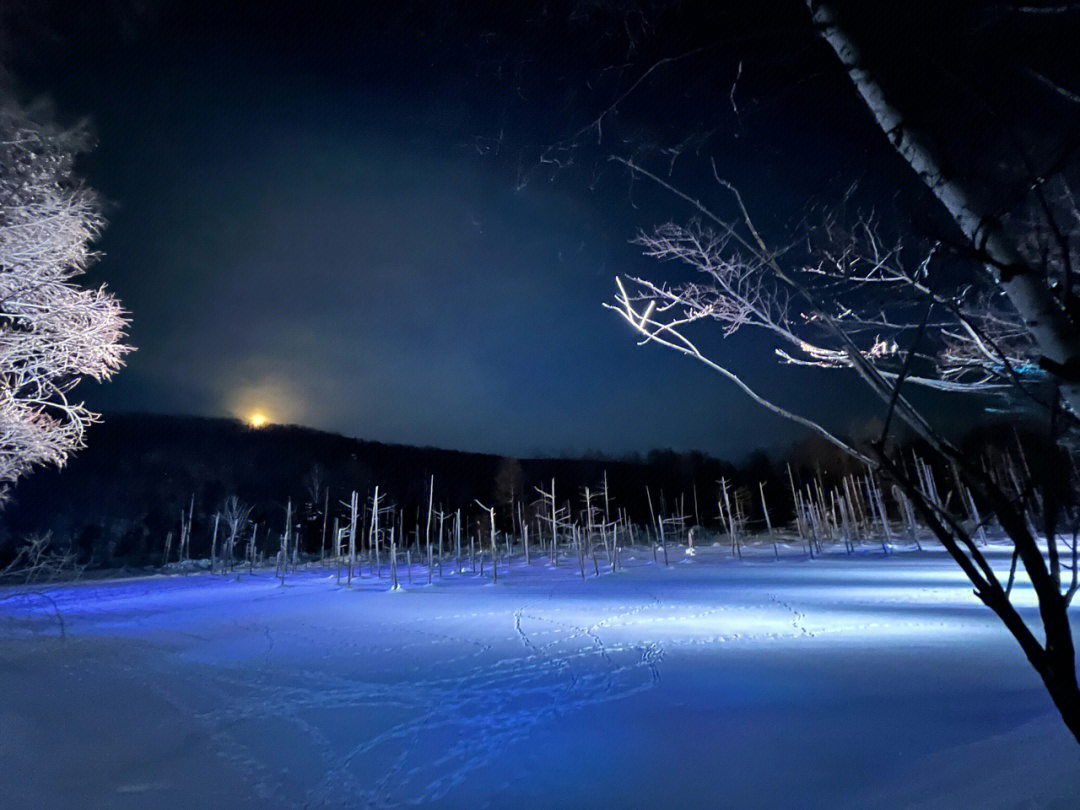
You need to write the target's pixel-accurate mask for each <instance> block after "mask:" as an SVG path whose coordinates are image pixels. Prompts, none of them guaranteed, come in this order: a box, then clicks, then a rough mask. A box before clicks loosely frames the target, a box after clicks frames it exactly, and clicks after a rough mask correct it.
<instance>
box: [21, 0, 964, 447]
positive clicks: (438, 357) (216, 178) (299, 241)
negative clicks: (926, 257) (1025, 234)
mask: <svg viewBox="0 0 1080 810" xmlns="http://www.w3.org/2000/svg"><path fill="white" fill-rule="evenodd" d="M217 5H218V4H213V5H210V4H207V5H206V6H205V7H203V6H202V5H201V4H199V3H192V4H182V6H181V4H170V3H161V4H156V3H149V4H147V3H120V2H117V3H108V4H99V3H95V2H90V3H87V4H79V5H78V6H77V7H75V6H71V5H69V4H65V3H52V4H44V6H43V8H46V7H47V8H46V10H44V11H40V12H39V11H38V10H37V9H34V8H32V7H33V6H34V4H22V6H23V7H21V8H18V10H17V13H15V14H13V15H12V16H11V18H10V19H9V20H8V21H7V29H8V34H7V38H6V44H7V45H8V48H9V54H8V61H9V67H10V68H11V69H12V70H13V72H14V73H15V77H16V79H17V81H18V82H19V84H20V85H21V87H22V89H23V91H24V92H26V93H46V94H48V95H49V96H51V97H52V98H54V99H55V100H56V103H57V106H58V109H59V111H60V114H61V115H62V116H65V117H75V116H79V115H89V116H90V117H91V118H92V119H93V121H94V126H95V131H96V134H97V139H98V147H97V149H96V151H95V152H94V153H93V154H92V155H90V156H89V157H88V158H87V159H86V161H85V163H84V174H85V175H86V176H87V178H88V180H89V182H90V183H91V184H92V185H93V186H94V187H95V188H97V189H99V190H100V191H101V192H102V193H103V194H104V195H105V196H106V197H107V199H108V200H109V201H110V203H111V206H112V207H111V210H110V212H109V220H110V226H109V228H108V231H107V233H106V236H105V238H104V239H103V241H102V244H101V248H102V250H103V251H104V254H105V256H104V258H103V259H102V261H101V262H100V263H99V264H98V265H97V266H96V267H95V268H94V269H93V271H92V274H91V278H92V279H93V280H94V281H97V280H105V281H107V282H108V284H109V286H110V288H111V289H113V290H114V291H115V292H116V293H117V294H118V295H119V296H120V298H121V299H122V300H123V302H124V304H125V305H126V306H127V307H128V308H129V309H130V311H131V313H132V319H133V320H132V328H131V339H132V342H133V343H134V344H135V345H136V346H137V347H138V352H137V353H135V354H134V355H132V356H131V358H130V362H129V367H128V368H126V369H125V370H124V371H123V372H122V373H121V374H120V375H119V376H118V377H117V378H116V380H115V381H113V382H111V383H109V384H107V385H105V386H95V387H90V386H84V387H83V388H81V389H80V393H83V394H85V396H87V398H88V401H89V402H90V403H91V404H92V405H94V406H96V407H99V408H102V409H104V410H106V411H110V410H112V411H115V410H149V411H162V412H174V413H200V414H210V415H227V414H231V415H237V416H245V415H247V414H249V413H250V412H252V411H254V410H262V411H265V412H266V413H267V414H269V416H270V417H271V418H272V419H274V420H276V421H282V422H296V423H299V424H304V425H310V426H313V427H318V428H322V429H327V430H332V431H337V432H341V433H344V434H348V435H354V436H360V437H363V438H368V439H375V440H382V441H389V442H401V443H408V444H425V445H438V446H443V447H452V448H460V449H468V450H480V451H489V452H498V453H506V454H518V455H525V454H529V455H531V454H549V453H579V452H584V451H589V450H599V451H602V452H605V453H614V454H622V453H626V452H632V451H647V450H648V449H650V448H653V447H674V448H677V449H699V450H703V451H706V452H710V453H714V454H719V455H723V456H729V457H737V456H740V455H742V454H744V453H746V452H748V451H750V450H753V449H755V448H757V447H766V448H776V447H780V446H783V445H784V444H786V443H787V442H790V441H791V440H792V439H794V438H796V437H797V436H798V435H799V433H798V432H797V431H795V430H793V429H792V428H790V427H789V426H787V425H786V424H784V423H783V422H780V421H778V420H776V419H775V418H773V417H771V416H769V415H767V414H765V413H764V412H762V411H760V410H759V409H758V408H757V407H756V406H754V405H753V404H752V403H751V402H749V401H748V400H746V399H745V398H744V397H743V396H742V395H740V394H739V393H738V392H736V391H735V390H733V389H732V387H731V386H730V385H728V384H726V383H725V382H724V381H723V380H721V379H719V378H717V377H715V376H714V375H712V374H710V373H709V372H708V371H707V370H705V369H703V368H700V367H698V366H695V365H694V364H693V363H691V362H690V361H688V360H685V359H683V358H679V357H676V356H674V355H672V354H670V353H667V352H664V351H661V350H659V349H655V348H652V347H643V348H639V347H636V346H635V345H634V341H633V339H632V335H631V333H630V332H629V330H628V328H626V327H625V326H624V325H623V324H622V322H621V321H620V320H619V319H618V318H617V317H615V316H614V315H613V314H612V313H610V312H608V311H606V310H603V309H602V308H601V303H602V302H604V301H606V300H610V299H611V296H612V293H613V290H614V276H615V274H616V273H622V274H625V273H639V274H642V275H649V276H652V277H660V278H662V277H664V273H665V272H667V270H666V269H665V267H663V266H653V265H652V264H651V263H650V262H648V261H647V260H644V259H642V258H641V257H640V256H639V255H638V252H637V250H636V249H635V248H634V247H633V246H631V245H629V244H628V240H629V239H630V238H632V237H633V235H634V233H635V232H636V231H637V229H639V228H643V227H649V226H651V225H653V224H657V223H659V222H662V221H664V220H666V219H675V220H677V221H683V220H685V219H687V218H688V217H689V211H687V210H686V209H685V207H682V206H680V204H678V203H677V202H676V201H675V200H673V199H672V198H671V197H669V196H667V195H666V194H664V193H663V192H661V191H660V190H658V189H656V188H650V187H649V186H648V185H647V184H646V183H644V182H642V181H634V182H631V178H629V177H628V176H627V174H626V172H625V171H623V170H620V169H619V168H618V167H617V166H615V165H614V164H611V163H610V162H609V161H608V160H607V158H608V156H610V155H611V154H619V155H626V156H635V157H637V158H638V159H641V160H645V161H651V163H650V165H652V166H653V167H657V166H662V165H665V163H664V162H665V161H666V160H668V158H667V157H665V153H664V152H663V149H665V148H668V147H670V146H672V145H674V144H678V143H683V142H685V141H687V139H688V138H689V139H690V140H689V141H688V142H687V143H686V147H685V150H684V153H683V155H682V156H680V157H679V159H678V160H677V161H676V163H675V171H674V173H673V175H672V177H673V179H674V180H676V181H677V182H679V183H680V184H681V185H683V186H684V187H686V188H688V189H689V190H691V191H692V192H693V193H695V194H703V195H714V196H715V190H714V189H713V188H712V187H710V186H709V185H708V184H707V183H705V182H703V181H702V177H703V176H704V171H705V167H706V166H707V162H706V161H707V158H708V157H715V159H716V160H717V161H718V164H719V165H720V167H721V170H722V171H723V172H724V174H725V175H726V176H727V177H729V178H730V179H732V180H734V181H735V182H736V183H737V184H738V185H739V186H740V187H741V188H742V189H743V191H744V194H745V195H746V197H747V200H748V202H749V203H750V205H751V208H752V209H753V210H754V212H755V215H756V216H758V217H759V218H760V220H761V222H762V223H763V225H764V227H766V228H767V229H770V230H771V232H772V233H773V234H774V235H775V236H777V238H783V237H784V236H785V235H789V234H790V232H789V231H788V230H787V227H788V226H789V225H791V224H792V223H794V222H796V221H797V220H798V219H799V218H800V217H801V216H803V215H804V214H806V211H807V206H808V205H809V204H827V203H830V202H834V201H835V200H837V199H839V197H840V195H841V194H842V193H843V192H844V190H845V189H846V188H848V187H849V186H850V185H851V184H852V183H853V182H854V181H856V180H858V181H860V182H861V186H860V189H861V190H860V192H859V194H860V195H862V197H861V199H862V201H863V202H865V203H866V204H871V205H876V206H880V207H884V208H890V207H891V208H895V207H896V206H897V205H898V203H897V199H898V194H897V191H896V189H897V188H898V187H903V186H904V183H905V182H906V180H905V175H904V167H902V166H901V165H900V164H899V162H898V161H896V160H895V158H893V156H891V154H890V153H889V150H888V147H887V144H885V143H884V140H883V139H882V138H881V137H880V135H879V133H877V132H876V131H875V130H874V129H873V127H872V125H871V123H870V122H869V120H868V118H867V117H866V116H865V114H864V113H863V112H862V110H861V108H860V106H859V104H858V102H857V99H856V98H855V96H854V93H853V91H852V90H851V88H850V86H848V85H846V83H845V82H844V80H843V76H842V75H841V74H839V73H838V72H837V71H836V70H835V66H834V65H833V64H832V63H831V61H830V58H829V54H828V52H827V51H826V50H824V49H823V48H822V47H821V45H820V43H819V42H817V41H816V39H815V37H814V35H813V32H812V31H811V30H810V28H809V24H808V22H807V20H806V19H805V12H804V10H803V8H802V5H801V4H800V3H798V2H794V0H792V2H776V3H767V4H756V3H749V2H747V3H742V4H731V5H730V7H726V8H725V10H723V11H718V10H715V9H712V7H711V4H700V8H695V4H686V3H683V4H657V5H656V7H655V8H654V7H653V4H630V5H627V6H626V7H625V8H622V7H620V6H619V4H615V6H609V7H607V10H606V11H604V10H598V9H601V8H602V6H603V4H596V5H593V4H550V5H547V4H539V3H537V4H529V3H523V4H520V6H519V5H518V4H472V5H470V6H469V7H468V11H467V12H462V11H461V10H460V9H459V8H458V4H438V3H413V4H405V5H402V6H395V10H393V11H391V10H390V4H387V5H386V7H385V8H383V9H382V10H379V11H370V10H369V9H366V8H359V9H354V11H353V12H352V13H350V14H344V15H342V14H340V13H331V12H323V11H321V10H320V9H319V7H318V5H317V4H316V5H315V6H310V7H309V6H308V5H304V6H303V7H302V8H301V7H300V6H299V5H298V4H281V5H280V6H278V5H275V4H273V3H270V4H266V3H263V4H258V5H252V6H251V7H250V8H246V7H244V6H243V5H242V4H236V5H235V6H234V5H233V4H225V5H228V6H230V9H229V10H228V11H221V10H220V9H218V8H217ZM563 5H565V7H563ZM17 6H18V4H17ZM504 6H511V7H512V8H504ZM178 7H182V8H183V11H179V10H178ZM628 9H630V10H628ZM633 9H637V10H633ZM642 9H644V10H642ZM703 9H704V10H703ZM697 47H705V48H707V49H708V50H707V51H705V52H704V53H703V55H701V56H697V57H689V58H687V59H685V60H681V61H680V62H678V63H675V64H673V65H671V66H670V67H666V68H663V69H660V70H658V71H656V75H655V77H651V78H650V80H649V81H647V82H645V83H643V84H642V85H641V86H640V87H639V88H638V90H637V91H636V92H635V93H634V94H633V95H632V96H630V97H628V98H627V99H626V100H625V101H624V102H623V103H621V104H620V105H619V108H618V110H617V111H615V112H613V113H612V114H611V115H609V116H608V117H606V118H605V121H604V126H605V137H604V140H603V141H601V142H600V143H599V144H597V143H596V142H595V137H593V136H592V134H591V133H589V134H587V135H585V136H583V137H580V138H578V139H577V143H578V148H576V149H575V150H573V151H572V152H570V151H567V152H565V153H564V152H562V151H555V152H551V153H549V156H550V155H554V156H556V157H557V158H558V159H559V160H561V161H564V160H565V159H566V158H568V157H573V165H570V166H567V167H566V168H565V169H561V170H557V169H556V167H555V164H553V163H550V162H547V160H546V158H545V148H546V147H547V146H548V145H550V144H553V143H556V142H559V141H566V140H571V139H572V136H573V133H574V132H576V131H577V130H578V129H579V128H580V127H581V126H583V125H585V124H587V123H588V122H589V121H590V120H592V119H593V118H595V116H596V115H597V114H598V113H599V111H601V110H603V109H604V108H605V107H606V106H607V105H608V104H610V103H611V102H612V101H614V100H615V99H616V98H618V97H619V96H620V95H621V93H622V92H624V91H625V90H626V89H627V88H628V87H629V86H630V85H631V84H632V83H633V82H634V81H635V80H636V79H637V78H638V77H640V76H641V74H642V72H643V71H644V70H646V69H647V68H648V67H649V66H650V65H651V64H653V63H654V62H655V61H656V60H657V59H659V58H663V57H667V56H673V55H678V54H682V53H685V52H687V51H690V50H692V49H694V48H697ZM740 63H742V74H741V75H740V78H739V83H738V84H737V85H736V91H735V96H734V101H735V105H734V106H733V105H732V98H731V93H730V91H731V85H732V82H733V80H734V78H735V75H736V73H737V71H738V70H739V68H738V66H739V64H740ZM902 89H910V88H909V85H904V87H903V88H902ZM911 187H912V188H914V184H912V186H911ZM912 193H915V192H912ZM900 196H903V195H902V194H901V195H900ZM901 207H902V206H901ZM717 350H718V351H719V352H720V353H721V356H722V357H723V358H724V360H725V361H726V362H728V363H730V365H731V366H732V367H733V368H735V369H736V370H738V371H741V372H744V373H745V374H746V375H747V377H748V379H750V380H751V381H752V382H753V383H754V384H756V385H758V386H760V387H761V388H762V389H763V391H764V392H765V393H768V394H773V395H776V396H777V397H778V398H780V399H782V400H785V401H786V402H788V403H789V404H793V403H799V404H800V405H805V409H806V410H808V412H809V413H810V414H811V415H812V416H816V417H819V418H822V419H824V420H825V421H826V422H827V423H828V424H829V425H830V426H831V427H834V428H839V429H844V428H846V427H849V426H851V425H853V424H856V423H858V422H860V421H863V420H865V419H867V418H869V417H871V416H873V415H874V414H875V412H876V411H878V410H881V409H880V407H877V406H875V405H874V404H873V403H872V402H871V401H870V400H869V399H868V398H867V397H865V396H863V395H862V393H861V392H860V391H859V387H858V384H857V383H856V382H855V381H854V380H852V379H849V378H847V377H845V376H844V375H827V374H822V373H818V372H813V371H792V370H788V369H783V370H780V369H777V368H776V367H775V365H774V364H773V363H772V361H771V359H770V347H769V345H768V343H767V342H762V341H761V340H760V339H756V338H744V337H739V338H736V339H733V340H730V341H727V342H726V343H724V344H723V347H722V348H720V347H717ZM935 407H936V406H935ZM960 410H961V411H963V409H960ZM943 412H944V411H943Z"/></svg>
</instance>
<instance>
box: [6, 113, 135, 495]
mask: <svg viewBox="0 0 1080 810" xmlns="http://www.w3.org/2000/svg"><path fill="white" fill-rule="evenodd" d="M85 146H86V133H85V128H84V127H79V128H77V129H75V130H71V131H63V130H60V129H59V128H57V127H56V126H54V125H52V124H51V123H48V122H43V121H38V120H35V117H34V116H33V115H32V114H31V113H30V112H28V111H27V110H25V109H23V108H22V107H21V106H20V105H19V104H18V103H17V102H15V101H14V100H13V99H11V98H8V97H2V98H0V487H3V490H2V491H3V492H6V491H7V489H8V488H9V487H10V485H11V484H12V483H13V482H15V481H16V480H17V479H18V478H19V477H20V476H22V475H24V474H25V473H26V472H27V471H29V470H30V469H31V468H33V467H35V466H37V465H40V464H57V465H62V464H63V463H64V462H65V461H66V459H67V457H68V455H69V454H70V453H71V452H72V451H74V450H77V449H79V448H80V447H82V446H83V436H84V433H85V431H86V427H87V426H88V425H89V424H90V423H92V422H93V421H95V419H96V418H97V416H96V414H94V413H92V412H91V411H89V410H87V409H86V408H85V407H83V405H82V404H80V403H77V402H74V401H72V400H71V398H70V396H71V392H72V389H73V387H74V386H75V385H76V384H77V383H78V382H79V380H80V379H82V378H84V377H90V378H92V379H95V380H103V379H106V378H108V377H111V376H112V375H113V374H114V373H115V372H116V371H117V370H118V369H119V368H120V366H121V365H122V364H123V357H124V354H125V353H127V352H128V351H131V347H129V346H126V345H124V344H123V342H122V341H123V338H124V329H125V327H126V325H127V317H126V314H125V312H124V311H123V309H122V308H121V306H120V303H119V301H117V299H116V298H115V297H114V296H113V295H112V294H111V293H108V292H106V290H105V288H104V287H99V288H96V289H85V288H82V287H79V286H78V285H77V284H76V283H75V282H74V279H76V278H77V277H78V276H80V275H82V274H83V273H84V272H85V270H86V268H87V266H88V265H89V264H90V263H91V262H92V261H93V259H94V258H95V257H96V255H95V254H94V253H93V252H92V250H91V247H90V245H91V243H92V242H93V241H94V239H96V238H97V236H98V234H99V233H100V232H101V229H102V228H103V227H104V224H105V222H104V219H103V218H102V216H101V205H100V203H99V201H98V199H97V196H96V195H95V194H94V193H93V192H92V191H91V190H89V189H88V188H86V187H85V186H83V185H82V183H81V182H80V181H79V180H78V179H77V178H76V177H75V175H74V173H73V162H74V157H75V155H76V154H77V153H78V152H80V151H82V150H83V149H84V148H85Z"/></svg>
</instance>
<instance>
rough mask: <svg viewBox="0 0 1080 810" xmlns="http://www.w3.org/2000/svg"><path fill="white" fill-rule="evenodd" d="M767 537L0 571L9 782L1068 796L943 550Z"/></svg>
mask: <svg viewBox="0 0 1080 810" xmlns="http://www.w3.org/2000/svg"><path fill="white" fill-rule="evenodd" d="M782 554H783V556H784V558H783V559H782V560H781V561H779V562H775V561H773V559H772V550H771V548H769V549H768V550H767V553H766V551H765V550H761V551H759V552H758V555H759V556H757V557H756V558H752V559H748V560H745V561H743V562H741V563H740V562H737V561H734V560H732V559H731V558H730V556H729V555H728V554H727V553H726V550H724V549H720V548H708V549H704V550H702V551H701V553H700V554H699V555H698V556H697V557H695V558H693V559H689V558H685V557H683V556H682V555H681V554H680V555H679V558H678V559H676V557H675V555H673V556H672V561H673V562H672V565H670V566H668V567H665V566H664V565H662V564H660V565H656V564H654V563H653V560H652V555H651V554H650V553H649V552H648V551H647V550H639V551H638V552H637V553H636V555H631V556H629V557H628V558H626V559H625V564H626V567H625V569H624V570H622V571H620V572H618V573H616V574H608V573H604V574H602V575H601V576H599V577H592V576H590V577H589V578H588V579H587V581H585V582H582V581H581V579H580V576H579V572H578V569H577V563H576V560H574V561H572V562H566V563H565V564H563V565H561V566H560V567H558V568H552V567H551V566H550V565H549V564H548V563H547V562H540V561H537V560H534V561H533V564H532V565H531V566H530V567H529V568H525V566H524V564H523V563H522V562H521V561H520V560H518V559H515V561H514V565H513V566H512V567H511V568H510V569H509V571H507V570H506V569H503V570H502V571H500V576H499V582H498V584H496V585H492V584H490V582H488V581H486V580H482V579H480V578H479V577H478V576H476V575H473V574H471V573H465V574H462V575H456V574H451V573H450V571H449V570H448V571H447V572H446V575H445V576H443V577H442V578H439V577H436V581H435V584H433V585H432V586H427V585H426V574H424V573H422V569H421V568H419V567H416V568H414V571H413V579H414V584H412V585H406V586H405V588H404V589H403V590H401V591H398V592H390V591H389V590H388V584H389V583H388V580H387V579H386V578H383V579H381V580H380V579H374V578H372V577H371V576H370V575H369V573H368V571H367V569H365V571H364V577H363V579H361V580H359V581H355V582H354V585H353V586H352V587H351V588H349V587H339V586H337V585H336V578H335V576H334V574H333V572H328V571H327V570H319V569H312V570H308V571H305V572H301V573H298V574H296V575H295V576H292V577H290V578H289V580H288V582H287V584H286V585H285V586H284V587H282V586H281V585H280V584H279V583H278V582H277V580H275V579H274V578H273V575H272V572H258V571H257V572H256V573H255V575H253V576H252V575H248V574H247V573H243V574H238V575H234V576H232V577H221V576H214V577H211V576H210V575H208V574H192V575H188V576H172V577H164V576H153V577H145V578H139V579H134V580H115V581H109V582H84V583H81V584H76V585H72V586H67V587H63V588H56V589H52V590H50V591H49V592H48V596H49V597H50V599H51V600H52V601H51V602H50V601H48V600H45V599H42V598H39V597H22V596H18V595H16V594H15V593H14V592H13V591H11V590H8V591H0V797H2V798H0V806H2V807H4V808H11V810H15V809H16V808H19V809H21V808H35V810H51V809H53V808H56V809H57V810H59V809H60V808H140V809H141V810H157V809H158V808H367V807H401V806H412V805H416V806H423V807H432V808H488V807H490V808H511V807H512V808H648V809H649V810H661V809H664V808H697V807H701V808H799V809H800V810H803V809H807V810H808V809H810V808H822V809H824V808H828V809H829V810H839V809H841V808H860V810H872V809H873V808H909V807H910V808H964V810H969V809H970V808H1009V810H1029V809H1030V808H1060V809H1061V810H1066V809H1068V810H1072V809H1073V808H1077V807H1080V746H1077V745H1076V744H1075V742H1073V741H1072V740H1071V738H1070V737H1069V736H1068V735H1067V732H1066V731H1065V729H1064V726H1063V725H1062V724H1061V723H1060V721H1059V720H1058V719H1057V718H1056V716H1055V715H1054V714H1053V708H1052V706H1051V705H1050V702H1049V699H1048V698H1047V697H1046V696H1045V694H1044V692H1043V689H1042V687H1041V685H1040V684H1039V683H1038V681H1037V679H1036V676H1035V675H1034V673H1033V672H1032V671H1031V669H1030V668H1029V666H1028V665H1027V663H1026V662H1025V661H1024V659H1023V657H1022V656H1021V654H1020V652H1019V649H1018V647H1017V646H1016V644H1015V643H1014V642H1013V641H1012V640H1011V638H1010V637H1008V636H1007V634H1006V632H1005V631H1004V629H1002V628H1001V627H1000V626H999V625H998V624H997V623H996V621H995V620H994V619H993V617H992V616H991V615H990V614H989V612H988V611H987V610H986V609H985V608H984V607H982V606H981V605H980V604H979V603H978V602H977V601H976V600H975V598H974V597H973V596H972V594H971V590H970V588H969V587H968V586H967V585H966V584H965V582H964V580H963V579H962V577H961V575H960V574H959V572H958V570H957V569H956V568H955V566H954V565H953V564H952V563H951V562H950V561H949V560H947V559H946V558H944V557H943V556H942V555H940V554H938V553H931V552H924V553H921V554H920V553H915V552H902V553H897V554H894V555H892V556H890V557H888V558H884V557H882V556H881V554H880V550H879V551H878V552H877V553H869V552H867V553H863V554H859V555H856V556H855V557H847V556H844V555H842V554H835V555H827V556H826V558H825V559H817V560H813V561H811V560H807V559H805V558H804V557H803V556H801V555H800V554H799V553H798V552H797V550H795V549H785V550H783V551H782ZM997 560H998V562H999V563H1000V564H1002V565H1004V566H1007V559H1004V558H1003V557H1002V556H1000V555H999V556H998V557H997ZM589 573H590V574H591V573H592V572H591V571H590V572H589ZM402 577H403V578H404V572H402ZM422 583H424V584H422ZM1025 596H1027V595H1026V594H1022V595H1021V598H1022V599H1023V598H1025ZM57 610H58V611H59V613H60V615H62V617H63V622H64V634H63V636H61V634H60V626H59V623H58V620H57V618H56V613H55V611H57Z"/></svg>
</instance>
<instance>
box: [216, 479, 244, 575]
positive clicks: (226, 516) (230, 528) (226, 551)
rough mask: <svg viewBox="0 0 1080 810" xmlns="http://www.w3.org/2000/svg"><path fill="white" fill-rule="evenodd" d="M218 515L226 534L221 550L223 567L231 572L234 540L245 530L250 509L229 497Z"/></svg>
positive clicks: (236, 498) (232, 496)
mask: <svg viewBox="0 0 1080 810" xmlns="http://www.w3.org/2000/svg"><path fill="white" fill-rule="evenodd" d="M218 514H219V515H220V516H221V521H222V522H223V523H224V524H225V532H226V534H225V544H224V548H223V556H224V558H225V566H226V570H231V569H232V565H233V560H234V559H235V556H234V551H235V548H236V538H238V537H239V536H240V532H242V531H244V529H246V528H247V525H248V518H249V517H250V516H251V507H250V506H248V505H246V504H245V503H243V502H242V501H241V500H240V499H239V498H238V497H236V496H235V495H230V496H229V497H228V498H226V499H225V502H224V503H223V504H222V505H221V509H220V510H219V511H218Z"/></svg>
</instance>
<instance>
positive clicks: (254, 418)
mask: <svg viewBox="0 0 1080 810" xmlns="http://www.w3.org/2000/svg"><path fill="white" fill-rule="evenodd" d="M267 421H269V420H267V418H266V414H265V413H259V412H258V411H256V412H255V413H253V414H251V416H249V417H248V424H249V425H251V426H252V427H253V428H261V427H262V426H263V425H265V424H266V423H267Z"/></svg>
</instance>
